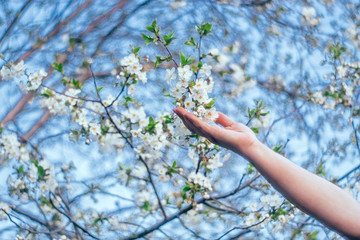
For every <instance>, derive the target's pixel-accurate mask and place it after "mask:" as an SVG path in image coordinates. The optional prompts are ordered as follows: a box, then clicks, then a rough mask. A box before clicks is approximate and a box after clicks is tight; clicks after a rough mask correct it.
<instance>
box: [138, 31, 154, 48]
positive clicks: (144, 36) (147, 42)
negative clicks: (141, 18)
mask: <svg viewBox="0 0 360 240" xmlns="http://www.w3.org/2000/svg"><path fill="white" fill-rule="evenodd" d="M141 36H142V38H143V39H144V40H145V44H146V45H148V44H149V43H152V42H155V38H153V37H150V36H148V35H145V34H143V33H142V34H141Z"/></svg>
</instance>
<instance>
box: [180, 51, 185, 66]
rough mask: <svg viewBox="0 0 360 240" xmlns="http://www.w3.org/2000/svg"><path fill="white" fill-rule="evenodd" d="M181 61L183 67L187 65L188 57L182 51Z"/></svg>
mask: <svg viewBox="0 0 360 240" xmlns="http://www.w3.org/2000/svg"><path fill="white" fill-rule="evenodd" d="M180 61H181V65H183V66H184V65H185V63H186V57H185V55H184V54H183V53H182V51H180Z"/></svg>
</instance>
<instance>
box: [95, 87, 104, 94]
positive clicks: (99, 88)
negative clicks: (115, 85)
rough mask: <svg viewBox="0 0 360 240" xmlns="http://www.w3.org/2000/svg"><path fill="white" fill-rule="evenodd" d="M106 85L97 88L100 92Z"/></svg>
mask: <svg viewBox="0 0 360 240" xmlns="http://www.w3.org/2000/svg"><path fill="white" fill-rule="evenodd" d="M103 88H104V87H98V88H97V89H96V90H97V92H98V93H99V92H100V91H101V90H102V89H103Z"/></svg>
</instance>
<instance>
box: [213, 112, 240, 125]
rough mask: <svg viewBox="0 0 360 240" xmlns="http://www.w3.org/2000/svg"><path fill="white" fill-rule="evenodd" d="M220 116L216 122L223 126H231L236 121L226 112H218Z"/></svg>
mask: <svg viewBox="0 0 360 240" xmlns="http://www.w3.org/2000/svg"><path fill="white" fill-rule="evenodd" d="M218 115H219V117H218V118H217V119H216V122H217V123H218V124H220V125H221V126H223V127H231V126H232V125H233V124H234V123H235V122H234V121H233V120H231V119H230V118H229V117H228V116H226V115H225V114H223V113H221V112H218Z"/></svg>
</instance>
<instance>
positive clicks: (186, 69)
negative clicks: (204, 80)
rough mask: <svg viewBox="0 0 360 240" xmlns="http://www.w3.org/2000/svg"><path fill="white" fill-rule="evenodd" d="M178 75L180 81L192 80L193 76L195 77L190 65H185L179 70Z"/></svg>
mask: <svg viewBox="0 0 360 240" xmlns="http://www.w3.org/2000/svg"><path fill="white" fill-rule="evenodd" d="M178 75H179V78H180V79H186V80H190V78H191V76H192V75H193V72H192V70H191V69H190V66H189V65H185V66H183V67H179V68H178Z"/></svg>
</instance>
